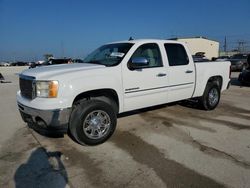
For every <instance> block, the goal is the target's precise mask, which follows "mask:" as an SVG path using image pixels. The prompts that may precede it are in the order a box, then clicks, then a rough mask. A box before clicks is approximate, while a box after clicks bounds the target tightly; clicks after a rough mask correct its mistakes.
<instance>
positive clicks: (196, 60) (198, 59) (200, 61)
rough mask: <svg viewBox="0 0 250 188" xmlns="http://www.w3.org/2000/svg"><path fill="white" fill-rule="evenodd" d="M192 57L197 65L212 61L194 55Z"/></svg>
mask: <svg viewBox="0 0 250 188" xmlns="http://www.w3.org/2000/svg"><path fill="white" fill-rule="evenodd" d="M192 57H193V60H194V62H196V63H202V62H208V61H210V60H209V59H207V58H206V57H202V56H197V55H192Z"/></svg>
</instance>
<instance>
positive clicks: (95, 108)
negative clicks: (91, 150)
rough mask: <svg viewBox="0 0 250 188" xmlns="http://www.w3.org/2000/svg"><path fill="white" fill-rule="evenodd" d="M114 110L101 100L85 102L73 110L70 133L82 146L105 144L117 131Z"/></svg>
mask: <svg viewBox="0 0 250 188" xmlns="http://www.w3.org/2000/svg"><path fill="white" fill-rule="evenodd" d="M116 122H117V120H116V114H115V111H114V110H113V108H112V107H111V106H110V105H109V104H107V103H105V102H103V101H99V100H84V101H81V102H79V103H78V104H77V105H76V106H75V107H74V109H73V111H72V114H71V117H70V126H69V128H70V133H71V135H72V136H73V137H74V139H76V141H78V142H79V143H80V144H82V145H84V144H87V145H97V144H101V143H103V142H105V141H106V140H107V139H108V138H109V137H110V136H111V135H112V134H113V133H114V131H115V128H116Z"/></svg>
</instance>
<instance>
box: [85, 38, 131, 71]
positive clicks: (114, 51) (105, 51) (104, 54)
mask: <svg viewBox="0 0 250 188" xmlns="http://www.w3.org/2000/svg"><path fill="white" fill-rule="evenodd" d="M132 46H133V44H132V43H116V44H107V45H104V46H101V47H100V48H98V49H97V50H95V51H94V52H92V53H91V54H89V55H88V56H87V57H86V58H85V59H84V60H83V63H93V64H100V65H105V66H115V65H118V64H119V63H120V62H121V61H122V59H123V58H124V57H125V55H126V54H127V52H128V51H129V49H130V48H131V47H132Z"/></svg>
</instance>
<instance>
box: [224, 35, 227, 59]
mask: <svg viewBox="0 0 250 188" xmlns="http://www.w3.org/2000/svg"><path fill="white" fill-rule="evenodd" d="M223 47H224V53H225V54H226V55H227V37H226V36H225V39H224V45H223Z"/></svg>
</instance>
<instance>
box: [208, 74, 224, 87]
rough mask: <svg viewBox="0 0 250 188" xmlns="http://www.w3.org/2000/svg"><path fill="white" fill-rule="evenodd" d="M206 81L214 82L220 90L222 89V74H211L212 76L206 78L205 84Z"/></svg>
mask: <svg viewBox="0 0 250 188" xmlns="http://www.w3.org/2000/svg"><path fill="white" fill-rule="evenodd" d="M208 83H215V84H217V85H218V87H219V88H220V90H221V89H222V84H223V78H222V76H219V75H217V76H212V77H210V78H209V79H208V81H207V84H208Z"/></svg>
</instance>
